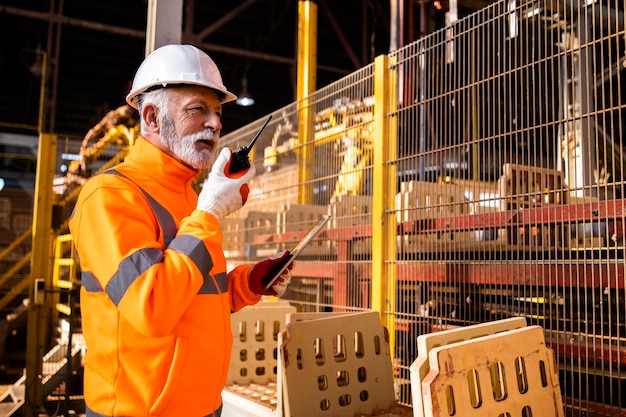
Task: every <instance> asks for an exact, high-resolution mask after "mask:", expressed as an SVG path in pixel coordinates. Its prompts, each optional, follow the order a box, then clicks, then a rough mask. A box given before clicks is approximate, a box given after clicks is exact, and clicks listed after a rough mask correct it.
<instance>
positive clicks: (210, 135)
mask: <svg viewBox="0 0 626 417" xmlns="http://www.w3.org/2000/svg"><path fill="white" fill-rule="evenodd" d="M184 139H186V140H191V141H194V142H197V141H199V140H213V141H217V140H218V139H219V135H216V134H215V132H213V131H211V130H206V131H200V132H196V133H191V134H189V135H186V136H185V137H184Z"/></svg>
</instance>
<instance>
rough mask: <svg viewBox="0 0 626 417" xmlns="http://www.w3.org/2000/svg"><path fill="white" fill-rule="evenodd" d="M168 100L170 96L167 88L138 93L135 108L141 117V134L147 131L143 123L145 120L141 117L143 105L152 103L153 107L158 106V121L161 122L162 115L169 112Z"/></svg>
mask: <svg viewBox="0 0 626 417" xmlns="http://www.w3.org/2000/svg"><path fill="white" fill-rule="evenodd" d="M169 102H170V96H169V91H167V88H157V89H156V90H152V91H147V92H145V93H143V94H140V95H139V97H138V98H137V108H138V110H139V115H140V119H141V134H142V135H146V133H148V132H147V128H146V124H145V123H146V122H145V121H144V120H143V117H141V113H142V110H143V107H144V106H145V105H146V104H152V105H153V106H154V107H156V108H158V109H159V113H160V114H159V119H160V120H159V122H161V120H163V116H165V115H168V114H169V111H170V109H169Z"/></svg>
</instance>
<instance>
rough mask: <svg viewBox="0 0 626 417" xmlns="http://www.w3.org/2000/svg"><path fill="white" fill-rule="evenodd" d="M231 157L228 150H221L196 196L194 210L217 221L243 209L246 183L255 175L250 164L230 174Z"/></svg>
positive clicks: (246, 196) (247, 190)
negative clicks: (209, 214)
mask: <svg viewBox="0 0 626 417" xmlns="http://www.w3.org/2000/svg"><path fill="white" fill-rule="evenodd" d="M231 155H232V152H231V150H230V149H228V148H224V149H222V151H221V152H220V154H219V156H218V157H217V160H216V161H215V163H214V164H213V169H211V173H210V174H209V178H208V179H207V180H206V181H205V183H204V186H203V187H202V191H200V195H199V196H198V205H197V206H196V208H197V209H198V210H204V211H206V212H208V213H211V214H213V215H214V216H215V217H217V218H218V220H222V219H223V218H224V217H226V216H228V215H229V214H230V213H232V212H233V211H235V210H239V209H240V208H241V207H243V205H244V204H245V203H246V200H247V199H248V193H249V192H250V188H249V187H248V181H250V179H251V178H252V177H254V174H255V173H256V171H255V168H254V164H250V168H248V169H245V170H243V171H240V172H237V173H234V174H230V173H229V172H228V169H229V167H230V162H231Z"/></svg>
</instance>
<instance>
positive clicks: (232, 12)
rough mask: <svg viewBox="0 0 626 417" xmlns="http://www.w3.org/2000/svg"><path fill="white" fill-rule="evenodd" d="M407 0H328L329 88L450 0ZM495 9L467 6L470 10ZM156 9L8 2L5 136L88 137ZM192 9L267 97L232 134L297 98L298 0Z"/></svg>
mask: <svg viewBox="0 0 626 417" xmlns="http://www.w3.org/2000/svg"><path fill="white" fill-rule="evenodd" d="M396 3H397V2H396V1H393V0H392V1H391V4H390V1H389V0H342V1H340V2H338V1H329V0H318V1H317V2H316V4H317V15H318V34H317V87H323V86H325V85H328V84H329V83H331V82H333V81H336V80H338V79H340V78H341V77H343V76H345V75H347V74H350V73H351V72H353V71H355V70H356V69H358V68H360V67H363V66H364V65H366V64H368V63H370V62H372V61H373V59H374V57H375V56H377V55H380V54H385V53H388V51H389V48H390V42H391V39H392V38H393V40H394V42H397V40H396V37H395V36H392V35H391V34H392V33H397V32H399V33H400V35H398V37H399V39H400V42H402V43H404V44H406V43H408V42H409V40H411V39H415V38H417V37H419V36H421V35H423V34H425V32H430V31H433V30H435V29H437V28H438V27H440V26H441V24H442V22H443V16H444V13H445V4H444V3H442V2H439V1H437V0H435V1H432V2H421V3H419V4H418V3H417V2H414V1H400V3H402V4H401V5H400V6H395V5H394V6H392V4H396ZM442 4H443V5H444V7H443V8H442ZM446 4H447V3H446ZM483 5H484V4H483V3H481V2H478V1H472V2H471V3H470V2H465V3H462V2H461V3H460V7H461V10H460V14H461V15H462V14H463V13H469V12H471V11H472V10H474V9H477V8H479V7H482V6H483ZM463 6H464V7H465V8H464V9H463V8H462V7H463ZM391 7H398V8H397V9H394V10H397V11H399V12H400V18H399V19H398V20H399V21H400V24H401V26H398V25H395V26H394V25H392V24H390V16H391V15H392V13H391V10H390V9H391ZM147 9H148V0H107V1H106V2H101V1H83V0H29V1H28V2H24V1H23V0H1V1H0V79H1V80H2V87H1V88H2V94H1V95H0V132H15V133H30V134H36V131H37V126H38V124H41V125H42V126H43V131H45V132H52V133H59V134H66V135H76V136H78V137H82V136H84V135H85V134H86V133H87V131H88V130H89V129H90V128H91V127H92V126H93V125H95V124H96V123H97V122H98V121H100V120H101V118H102V117H103V116H104V115H105V114H106V113H107V112H108V111H110V110H113V109H115V108H117V107H119V106H121V105H123V104H124V97H125V95H126V93H127V91H128V90H129V87H130V84H131V82H132V77H133V74H134V71H135V70H136V68H137V66H138V65H139V63H140V62H141V60H142V59H143V57H144V54H145V44H146V38H145V33H146V22H147V18H146V15H147ZM183 9H184V10H183V11H182V15H183V24H182V26H183V28H182V42H183V43H190V44H195V45H197V46H199V47H201V48H202V49H204V50H205V51H207V52H208V53H209V55H211V56H212V58H213V59H214V60H215V61H216V63H217V65H218V66H219V67H220V69H221V71H222V76H223V78H224V82H225V84H226V86H227V87H228V88H229V89H231V90H232V91H233V92H235V93H236V94H238V93H239V92H240V91H241V88H242V85H241V84H242V79H243V78H244V77H245V78H247V85H248V90H249V91H250V93H251V94H252V96H253V97H254V98H255V100H256V104H255V105H254V106H252V107H239V106H237V105H236V104H234V103H232V104H227V105H226V107H225V109H224V116H223V119H222V122H223V125H224V129H223V132H222V133H223V134H225V133H228V132H230V131H233V130H235V129H237V128H238V127H240V126H243V125H245V124H247V123H250V122H251V121H254V120H256V119H258V118H260V117H263V116H264V115H266V114H268V113H270V112H272V111H274V110H276V109H279V108H281V107H283V106H285V105H287V104H289V103H291V102H293V101H294V100H295V96H296V79H295V73H296V54H297V46H298V45H297V25H298V1H297V0H237V1H235V0H231V1H219V2H218V1H200V0H187V1H185V3H184V7H183ZM422 17H424V19H422ZM398 27H401V28H403V29H401V30H400V31H397V30H394V28H398ZM403 39H404V40H403ZM398 46H401V45H400V44H398ZM43 57H45V58H46V60H47V63H48V65H47V66H46V68H47V71H46V80H47V81H46V84H45V89H44V90H43V94H42V89H41V87H42V83H41V72H40V68H41V65H40V61H41V59H42V58H43ZM42 97H45V100H43V101H42V100H41V98H42ZM41 103H45V106H44V111H43V112H42V113H41V114H43V115H44V118H43V119H42V120H40V119H39V115H40V112H39V110H40V104H41Z"/></svg>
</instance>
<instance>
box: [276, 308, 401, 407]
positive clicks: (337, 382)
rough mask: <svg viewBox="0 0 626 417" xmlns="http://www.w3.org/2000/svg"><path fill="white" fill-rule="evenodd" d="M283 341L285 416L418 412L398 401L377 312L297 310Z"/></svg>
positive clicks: (384, 338)
mask: <svg viewBox="0 0 626 417" xmlns="http://www.w3.org/2000/svg"><path fill="white" fill-rule="evenodd" d="M279 343H280V346H281V347H280V356H279V368H280V372H281V373H282V381H283V386H282V390H283V407H284V411H285V414H284V415H285V416H289V417H309V416H316V417H330V416H332V417H355V416H357V417H369V416H387V417H393V416H410V415H412V411H411V409H410V408H409V407H405V406H402V405H399V404H398V403H397V402H396V399H395V392H394V385H393V371H392V365H391V356H390V353H389V339H388V334H387V331H386V329H385V328H384V327H383V326H382V324H381V323H380V317H379V314H378V313H377V312H373V311H368V312H361V313H296V314H292V315H291V316H290V319H289V323H288V324H287V328H286V329H285V331H283V332H281V333H280V334H279Z"/></svg>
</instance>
